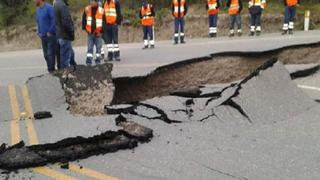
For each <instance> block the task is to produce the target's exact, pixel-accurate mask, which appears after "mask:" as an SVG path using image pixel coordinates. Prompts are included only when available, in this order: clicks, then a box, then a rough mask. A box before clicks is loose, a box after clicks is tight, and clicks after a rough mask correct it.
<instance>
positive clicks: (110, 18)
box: [103, 0, 117, 24]
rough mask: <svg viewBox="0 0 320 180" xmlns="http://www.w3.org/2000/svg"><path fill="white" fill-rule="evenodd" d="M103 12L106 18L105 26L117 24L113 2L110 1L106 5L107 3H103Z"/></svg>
mask: <svg viewBox="0 0 320 180" xmlns="http://www.w3.org/2000/svg"><path fill="white" fill-rule="evenodd" d="M103 9H104V12H105V16H106V23H107V24H116V23H117V10H116V3H115V0H111V1H110V3H109V4H108V1H106V2H105V3H104V8H103Z"/></svg>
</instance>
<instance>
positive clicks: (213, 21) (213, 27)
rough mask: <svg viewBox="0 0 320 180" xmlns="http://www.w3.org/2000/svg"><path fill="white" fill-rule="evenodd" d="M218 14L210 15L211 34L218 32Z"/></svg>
mask: <svg viewBox="0 0 320 180" xmlns="http://www.w3.org/2000/svg"><path fill="white" fill-rule="evenodd" d="M217 24H218V14H215V15H211V14H210V15H209V34H216V33H217Z"/></svg>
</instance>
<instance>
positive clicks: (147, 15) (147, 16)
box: [141, 4, 154, 26]
mask: <svg viewBox="0 0 320 180" xmlns="http://www.w3.org/2000/svg"><path fill="white" fill-rule="evenodd" d="M151 7H152V6H151V5H150V4H148V6H147V8H145V7H142V8H141V15H142V20H141V24H142V25H143V26H153V25H154V17H153V16H151Z"/></svg>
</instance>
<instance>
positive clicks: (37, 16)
mask: <svg viewBox="0 0 320 180" xmlns="http://www.w3.org/2000/svg"><path fill="white" fill-rule="evenodd" d="M36 21H37V34H38V36H40V22H39V15H38V11H37V12H36Z"/></svg>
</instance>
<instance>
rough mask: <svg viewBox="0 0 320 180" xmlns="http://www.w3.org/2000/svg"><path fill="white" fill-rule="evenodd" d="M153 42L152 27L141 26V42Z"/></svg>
mask: <svg viewBox="0 0 320 180" xmlns="http://www.w3.org/2000/svg"><path fill="white" fill-rule="evenodd" d="M148 38H150V39H149V40H153V27H152V26H143V40H148Z"/></svg>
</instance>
